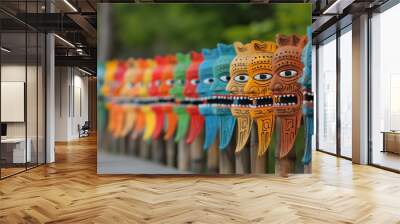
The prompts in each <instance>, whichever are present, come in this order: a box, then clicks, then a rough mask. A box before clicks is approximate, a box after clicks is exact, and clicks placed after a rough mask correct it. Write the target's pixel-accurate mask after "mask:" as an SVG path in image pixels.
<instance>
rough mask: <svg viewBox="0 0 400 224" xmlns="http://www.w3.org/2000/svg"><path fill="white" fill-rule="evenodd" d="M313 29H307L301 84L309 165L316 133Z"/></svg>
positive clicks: (306, 151)
mask: <svg viewBox="0 0 400 224" xmlns="http://www.w3.org/2000/svg"><path fill="white" fill-rule="evenodd" d="M311 33H312V31H311V27H308V28H307V38H308V43H307V44H306V46H305V47H304V49H303V52H302V56H301V61H302V62H303V64H304V69H303V77H302V78H301V79H300V80H299V83H300V84H301V85H302V87H303V94H304V96H303V97H304V98H303V99H304V102H303V115H304V128H305V138H306V139H305V149H304V155H303V159H302V162H303V163H304V164H305V165H308V164H309V163H310V162H311V154H312V152H311V150H312V149H311V147H312V136H313V133H314V108H313V93H312V67H311V65H312V44H311V42H312V36H311Z"/></svg>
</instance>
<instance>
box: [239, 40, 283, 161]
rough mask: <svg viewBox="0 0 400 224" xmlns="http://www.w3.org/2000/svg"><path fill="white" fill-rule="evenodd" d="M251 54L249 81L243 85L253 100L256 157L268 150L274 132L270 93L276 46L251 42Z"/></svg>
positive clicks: (251, 115)
mask: <svg viewBox="0 0 400 224" xmlns="http://www.w3.org/2000/svg"><path fill="white" fill-rule="evenodd" d="M251 44H252V46H253V53H252V58H251V61H250V62H249V64H248V70H247V71H248V74H249V80H248V82H247V83H246V85H245V88H244V91H245V94H246V95H247V96H249V97H251V98H253V105H252V106H251V109H250V117H251V118H252V119H254V120H255V121H256V123H257V133H258V156H262V155H263V154H264V153H265V152H266V151H267V149H268V146H269V144H270V142H271V137H272V132H273V130H274V124H275V115H274V111H273V107H272V105H273V101H272V92H271V89H270V83H271V79H272V56H273V54H274V52H275V51H276V48H277V46H276V44H275V43H274V42H269V41H265V42H262V41H252V42H251Z"/></svg>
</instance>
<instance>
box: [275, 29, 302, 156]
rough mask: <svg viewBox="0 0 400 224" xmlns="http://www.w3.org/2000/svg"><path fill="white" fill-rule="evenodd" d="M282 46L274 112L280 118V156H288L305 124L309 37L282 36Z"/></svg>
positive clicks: (279, 41) (279, 38)
mask: <svg viewBox="0 0 400 224" xmlns="http://www.w3.org/2000/svg"><path fill="white" fill-rule="evenodd" d="M276 42H277V44H278V49H277V51H276V52H275V54H274V57H273V60H272V70H273V78H272V81H271V90H272V93H273V95H274V98H273V101H274V112H275V114H276V116H277V117H278V118H279V119H280V122H281V127H280V130H277V131H279V134H280V135H279V136H280V139H279V150H280V151H279V156H280V158H283V157H285V156H286V155H287V154H288V153H289V152H290V150H291V149H292V148H293V145H294V142H295V140H296V136H297V132H298V128H299V127H300V125H301V117H302V111H301V106H302V103H303V94H302V92H301V86H300V84H299V83H298V81H299V79H300V78H301V76H302V75H303V63H302V62H301V53H302V50H303V47H304V45H305V44H306V42H307V37H305V36H302V37H300V36H297V35H291V36H284V35H278V36H277V39H276Z"/></svg>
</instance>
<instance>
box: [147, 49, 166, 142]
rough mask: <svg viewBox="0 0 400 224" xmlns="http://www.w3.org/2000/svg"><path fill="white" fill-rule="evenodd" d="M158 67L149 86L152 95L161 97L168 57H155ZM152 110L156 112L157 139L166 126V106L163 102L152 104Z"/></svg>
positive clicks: (155, 136) (154, 133)
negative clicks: (164, 106) (162, 81)
mask: <svg viewBox="0 0 400 224" xmlns="http://www.w3.org/2000/svg"><path fill="white" fill-rule="evenodd" d="M155 62H156V67H155V69H154V71H153V76H152V79H151V83H150V87H149V95H150V96H152V97H156V98H160V97H161V96H162V95H161V90H160V88H161V80H162V78H163V71H164V68H165V65H166V63H167V58H166V57H163V56H156V57H155ZM152 110H153V112H154V113H155V117H156V125H155V129H154V132H153V135H152V138H153V139H157V138H158V137H159V136H160V134H161V131H162V129H163V126H164V108H163V106H162V105H161V104H155V105H153V106H152Z"/></svg>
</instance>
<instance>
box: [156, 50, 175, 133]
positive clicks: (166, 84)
mask: <svg viewBox="0 0 400 224" xmlns="http://www.w3.org/2000/svg"><path fill="white" fill-rule="evenodd" d="M165 57H166V63H165V66H164V69H163V73H162V78H161V86H160V96H162V97H165V98H166V99H167V97H168V96H169V91H170V89H171V88H172V85H173V80H174V69H175V66H176V57H175V55H168V56H165ZM163 109H164V113H165V115H166V118H167V119H166V120H167V126H166V130H165V136H164V139H165V140H169V139H171V138H172V137H173V136H174V134H175V130H176V127H177V123H178V116H177V115H176V114H175V112H174V111H173V104H170V103H167V104H165V105H164V106H163Z"/></svg>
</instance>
